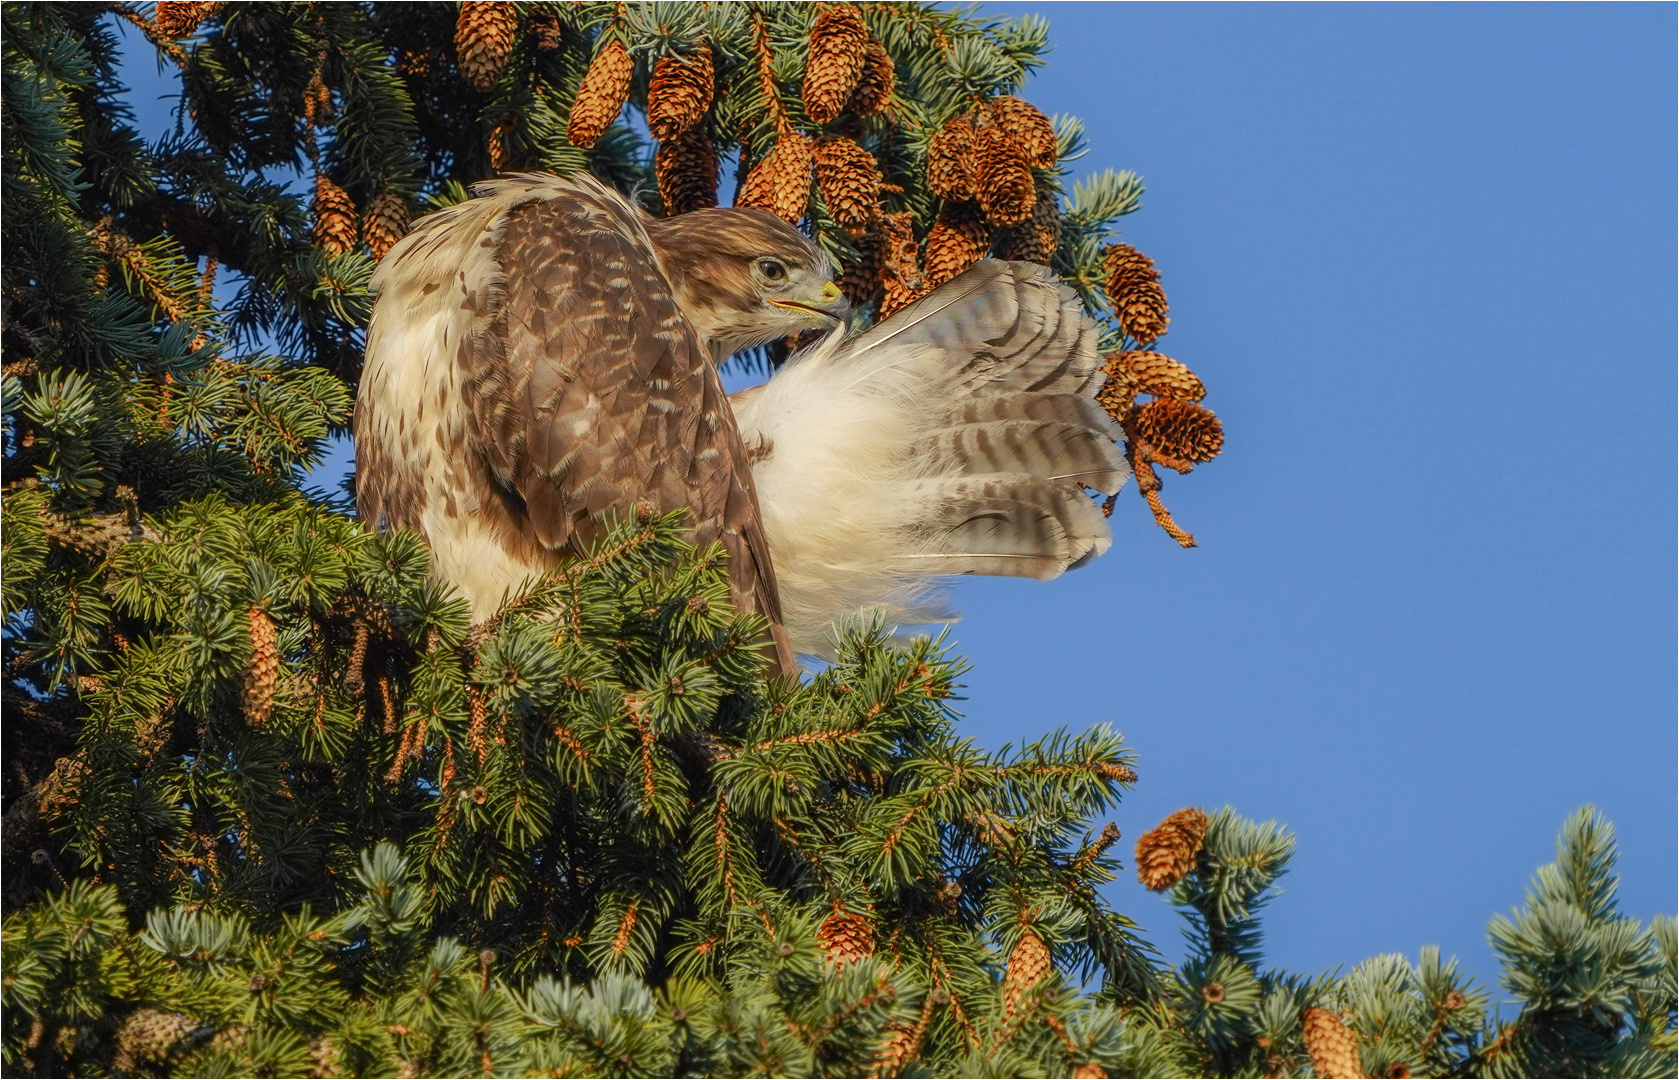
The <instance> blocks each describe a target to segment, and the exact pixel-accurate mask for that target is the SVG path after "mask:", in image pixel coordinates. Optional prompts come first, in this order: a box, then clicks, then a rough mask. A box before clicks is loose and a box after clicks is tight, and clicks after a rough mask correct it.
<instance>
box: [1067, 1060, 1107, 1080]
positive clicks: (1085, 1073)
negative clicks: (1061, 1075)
mask: <svg viewBox="0 0 1679 1080" xmlns="http://www.w3.org/2000/svg"><path fill="white" fill-rule="evenodd" d="M1073 1080H1108V1070H1106V1069H1104V1068H1102V1066H1100V1065H1098V1064H1096V1063H1095V1062H1094V1061H1087V1062H1085V1063H1084V1064H1083V1065H1080V1066H1079V1067H1078V1068H1076V1069H1074V1070H1073Z"/></svg>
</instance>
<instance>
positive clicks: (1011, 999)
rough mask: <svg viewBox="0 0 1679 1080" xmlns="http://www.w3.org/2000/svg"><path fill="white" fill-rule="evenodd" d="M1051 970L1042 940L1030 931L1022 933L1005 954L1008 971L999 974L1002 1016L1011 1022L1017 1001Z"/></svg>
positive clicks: (1046, 948) (1018, 1006) (1050, 962)
mask: <svg viewBox="0 0 1679 1080" xmlns="http://www.w3.org/2000/svg"><path fill="white" fill-rule="evenodd" d="M1054 970H1055V963H1054V961H1053V960H1052V959H1051V958H1050V955H1049V946H1047V945H1045V944H1044V941H1043V938H1040V937H1039V936H1038V935H1036V934H1034V933H1033V932H1032V931H1030V930H1027V931H1025V932H1023V933H1022V934H1021V935H1020V942H1019V943H1018V944H1016V945H1015V947H1014V948H1013V949H1012V950H1011V951H1010V952H1009V961H1008V967H1007V969H1006V970H1005V971H1004V973H1003V1016H1004V1017H1005V1018H1007V1019H1010V1020H1012V1019H1014V1016H1015V1014H1016V1013H1017V1012H1019V1011H1020V999H1021V998H1022V997H1024V996H1025V995H1026V993H1027V991H1029V990H1031V989H1032V988H1033V987H1034V986H1037V985H1038V984H1039V983H1041V982H1043V981H1044V978H1045V977H1046V976H1048V975H1049V973H1050V972H1052V971H1054Z"/></svg>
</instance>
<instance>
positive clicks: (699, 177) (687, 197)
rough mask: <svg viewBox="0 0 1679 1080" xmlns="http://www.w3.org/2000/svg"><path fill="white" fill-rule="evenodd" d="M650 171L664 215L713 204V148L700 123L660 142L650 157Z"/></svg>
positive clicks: (714, 169) (714, 175) (700, 208)
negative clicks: (652, 173)
mask: <svg viewBox="0 0 1679 1080" xmlns="http://www.w3.org/2000/svg"><path fill="white" fill-rule="evenodd" d="M653 172H654V175H656V176H657V177H658V180H659V198H660V199H661V200H662V201H663V202H664V204H665V216H666V217H674V216H676V215H677V214H686V213H688V212H689V211H690V210H709V209H710V208H711V207H713V206H716V205H717V150H716V148H715V147H713V146H712V145H711V137H710V136H708V135H707V134H706V133H705V128H704V127H703V126H700V125H696V126H694V127H691V128H689V129H688V130H687V131H684V132H683V133H682V134H680V135H678V136H676V138H674V139H668V140H666V141H665V142H661V143H660V144H659V151H658V153H657V154H655V155H654V157H653Z"/></svg>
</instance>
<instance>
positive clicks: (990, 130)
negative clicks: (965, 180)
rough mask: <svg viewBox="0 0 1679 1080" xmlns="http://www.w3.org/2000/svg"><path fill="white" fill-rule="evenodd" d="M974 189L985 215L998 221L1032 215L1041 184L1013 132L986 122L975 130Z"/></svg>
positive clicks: (1005, 222) (1009, 221) (1014, 221)
mask: <svg viewBox="0 0 1679 1080" xmlns="http://www.w3.org/2000/svg"><path fill="white" fill-rule="evenodd" d="M973 179H974V191H975V193H976V194H978V196H979V205H980V208H981V209H982V210H984V211H985V216H986V217H988V218H990V219H991V220H992V221H994V222H996V223H997V224H998V225H1018V224H1019V223H1020V222H1022V221H1025V220H1026V219H1027V218H1029V217H1031V216H1032V207H1033V205H1034V204H1035V203H1036V202H1037V199H1038V192H1037V185H1036V184H1035V183H1034V182H1033V180H1032V169H1031V167H1030V166H1028V165H1027V164H1026V159H1025V158H1024V157H1022V156H1021V152H1020V148H1019V147H1018V146H1016V145H1015V144H1014V140H1013V139H1011V138H1010V137H1009V133H1008V132H1006V131H1004V130H1003V129H1002V128H1001V127H998V126H997V125H996V124H984V125H981V127H980V129H979V130H978V131H976V132H975V133H974V172H973Z"/></svg>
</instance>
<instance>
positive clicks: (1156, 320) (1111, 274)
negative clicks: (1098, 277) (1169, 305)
mask: <svg viewBox="0 0 1679 1080" xmlns="http://www.w3.org/2000/svg"><path fill="white" fill-rule="evenodd" d="M1102 271H1103V273H1104V274H1106V275H1107V279H1108V281H1107V285H1108V299H1109V300H1110V301H1111V302H1112V303H1113V309H1114V316H1115V318H1117V319H1118V320H1119V328H1120V329H1121V330H1123V331H1125V332H1126V333H1127V334H1130V335H1131V337H1133V338H1135V339H1136V340H1137V341H1139V342H1141V343H1143V344H1144V345H1147V344H1148V343H1149V342H1151V341H1154V340H1156V339H1158V338H1159V337H1160V336H1161V335H1163V334H1164V333H1166V328H1167V327H1168V326H1169V325H1171V322H1172V320H1171V318H1170V317H1169V316H1168V315H1167V314H1166V290H1164V289H1162V288H1161V287H1160V271H1158V270H1156V269H1155V268H1154V260H1153V259H1151V258H1149V257H1148V256H1147V255H1144V254H1143V253H1142V252H1140V251H1138V250H1137V249H1136V248H1134V247H1132V246H1131V245H1130V244H1114V245H1113V246H1111V247H1109V248H1108V249H1107V251H1106V252H1104V253H1103V255H1102Z"/></svg>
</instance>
